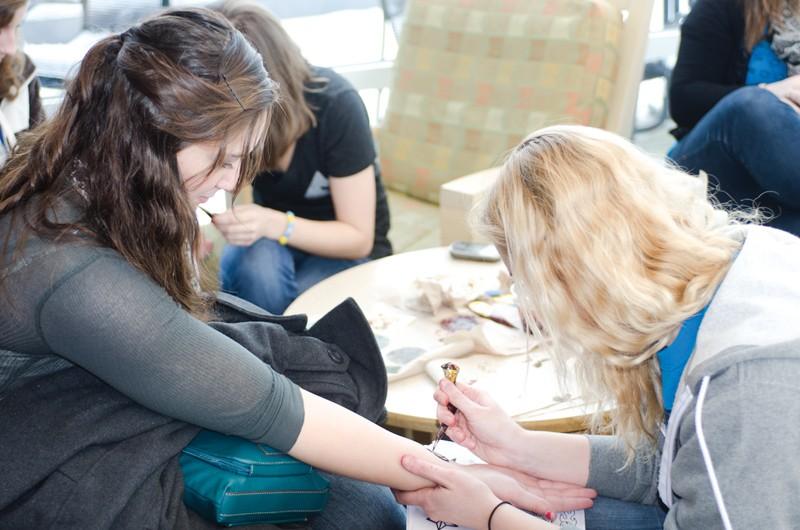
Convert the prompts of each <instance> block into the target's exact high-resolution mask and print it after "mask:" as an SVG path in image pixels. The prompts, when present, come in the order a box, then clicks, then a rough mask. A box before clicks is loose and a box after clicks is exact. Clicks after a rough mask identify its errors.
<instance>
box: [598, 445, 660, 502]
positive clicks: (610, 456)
mask: <svg viewBox="0 0 800 530" xmlns="http://www.w3.org/2000/svg"><path fill="white" fill-rule="evenodd" d="M588 438H589V447H590V450H591V456H590V461H589V480H588V482H587V484H586V487H588V488H593V489H595V490H596V491H597V493H598V495H602V496H603V497H610V498H612V499H619V500H623V501H628V502H639V503H643V504H653V503H654V502H655V500H656V497H657V495H658V491H657V488H658V464H659V461H660V460H661V452H660V451H656V450H655V448H654V447H653V446H652V445H650V444H642V445H641V446H639V448H638V449H637V450H636V453H635V456H634V460H633V462H631V464H630V465H626V460H627V453H626V451H625V448H624V446H623V445H622V444H621V443H619V441H618V439H617V438H616V437H614V436H588Z"/></svg>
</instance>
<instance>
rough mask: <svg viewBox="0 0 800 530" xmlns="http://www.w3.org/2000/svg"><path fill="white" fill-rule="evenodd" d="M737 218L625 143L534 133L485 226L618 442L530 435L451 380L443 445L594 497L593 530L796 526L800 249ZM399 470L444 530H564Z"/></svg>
mask: <svg viewBox="0 0 800 530" xmlns="http://www.w3.org/2000/svg"><path fill="white" fill-rule="evenodd" d="M734 217H735V216H734V215H732V214H728V213H726V211H725V210H723V209H721V208H720V207H718V206H716V205H715V204H713V203H711V202H709V200H708V199H707V197H706V183H705V182H704V181H703V180H702V179H698V178H696V177H691V176H689V175H687V174H685V173H683V172H680V171H677V170H675V169H672V168H670V167H665V166H664V165H663V164H662V163H661V162H660V161H656V160H654V159H652V158H650V157H649V156H648V155H646V154H644V153H642V152H640V151H639V150H638V149H636V148H635V147H633V146H632V145H631V144H630V143H628V142H627V141H625V140H623V139H621V138H619V137H617V136H614V135H613V134H611V133H607V132H603V131H600V130H596V129H590V128H585V127H571V126H561V127H552V128H547V129H543V130H540V131H538V132H536V133H534V134H532V135H531V136H529V137H528V138H527V139H526V140H525V141H524V142H522V144H520V145H519V146H518V147H517V148H516V149H514V151H513V152H512V153H511V155H510V156H509V158H508V161H507V162H506V164H505V166H504V168H503V170H502V172H501V175H500V178H499V180H498V182H497V183H496V185H495V186H494V188H493V189H492V190H491V192H490V193H489V195H488V198H487V200H486V201H485V204H484V205H483V207H482V210H481V220H482V224H483V227H484V229H485V230H486V233H487V234H488V235H489V236H490V238H491V240H492V241H493V242H494V243H495V244H496V245H497V247H498V249H499V250H500V251H501V253H502V255H503V256H504V258H505V263H506V265H507V266H508V268H509V271H510V272H511V273H512V275H513V278H514V281H515V283H516V286H517V292H518V294H519V297H520V303H521V306H522V308H523V311H524V313H525V315H526V318H527V319H528V320H529V321H532V320H533V315H535V317H536V321H537V322H538V323H539V325H540V326H541V328H542V329H543V330H544V333H546V334H547V335H548V336H549V337H550V338H551V340H552V344H553V348H552V352H553V354H554V356H555V358H556V359H557V360H558V361H560V365H561V366H562V368H563V366H564V361H566V360H567V359H568V358H573V359H574V361H573V362H574V363H575V366H576V367H577V370H578V373H579V374H580V376H581V379H582V382H583V385H584V388H585V389H586V391H587V393H588V394H590V396H592V397H597V398H599V399H600V400H601V402H603V403H605V404H608V405H611V406H612V410H613V412H611V413H610V417H609V418H608V421H607V422H605V425H603V422H602V421H598V422H595V423H596V425H595V426H596V427H605V428H606V429H608V430H609V431H610V432H612V433H613V434H614V435H613V436H584V435H569V434H555V433H543V432H526V431H524V430H522V429H521V428H519V427H518V426H517V425H516V424H515V423H514V422H513V421H512V420H510V419H509V418H508V416H506V415H505V414H504V413H503V412H502V410H500V408H499V407H498V406H497V405H496V404H495V403H494V402H493V401H492V400H491V399H490V398H489V397H488V396H487V395H486V394H484V393H483V392H480V391H478V390H476V389H475V388H472V387H469V386H464V385H459V386H458V387H456V386H454V385H452V384H450V383H448V382H445V381H443V382H442V383H441V384H440V386H439V389H438V390H437V392H436V394H435V398H436V400H437V401H438V404H439V406H438V416H439V420H440V421H442V422H443V423H445V424H447V425H449V426H450V428H449V430H448V435H449V436H450V437H451V438H452V439H454V440H455V441H456V442H458V443H461V444H462V445H464V446H465V447H467V448H469V449H471V450H473V451H475V452H476V453H477V454H478V455H479V456H480V457H482V458H483V459H485V460H486V461H488V462H491V463H493V464H496V465H500V466H506V467H511V468H515V469H517V470H521V471H524V472H525V473H527V474H529V475H532V476H535V477H537V478H541V479H551V480H561V481H566V482H571V483H575V484H578V485H586V486H588V487H591V488H594V489H596V490H597V492H598V494H599V495H600V497H598V499H596V501H595V504H594V507H593V508H592V509H590V510H587V512H586V521H587V528H589V529H597V528H609V529H610V528H614V529H618V530H619V529H629V528H637V529H641V528H662V527H663V528H670V529H678V528H703V529H707V528H792V527H796V525H797V521H800V507H798V504H797V503H796V502H795V500H796V498H797V491H798V488H799V487H800V461H798V459H797V453H798V450H800V431H798V429H796V428H795V426H794V423H795V421H796V420H797V418H800V387H798V384H797V381H798V379H800V326H798V323H799V322H798V308H800V282H798V271H800V239H798V238H796V237H794V236H792V235H790V234H788V233H786V232H783V231H779V230H775V229H772V228H767V227H760V226H749V225H747V224H744V223H740V222H737V221H736V220H735V219H734ZM738 217H739V218H742V217H744V215H741V214H740V215H739V216H738ZM531 329H537V327H536V326H531ZM450 403H452V404H453V405H455V406H456V407H457V408H458V410H459V412H458V413H457V414H455V415H453V414H451V413H450V412H448V410H447V405H448V404H450ZM599 420H602V418H599ZM403 464H404V465H405V467H406V468H407V469H409V470H410V471H412V472H415V473H417V474H419V475H421V476H423V477H426V478H428V479H430V480H433V481H436V482H438V484H439V486H438V487H436V488H430V489H425V490H420V491H415V492H410V493H404V494H400V495H399V498H400V500H401V501H403V502H408V503H416V504H421V505H423V506H424V507H425V508H426V509H427V510H428V512H429V514H430V515H432V516H433V517H435V518H440V519H446V520H450V521H453V522H456V523H459V524H463V525H466V526H471V527H474V528H487V526H488V528H491V529H493V530H501V529H523V528H531V529H534V528H550V526H548V525H549V523H546V522H544V521H541V520H538V519H534V518H532V517H529V516H527V515H526V514H525V513H524V512H522V511H520V510H517V509H516V508H514V507H513V506H511V505H508V504H505V503H500V500H499V499H497V498H496V497H495V496H493V495H492V494H491V493H488V490H487V488H485V487H483V486H482V485H480V484H478V483H477V482H476V481H474V480H470V479H468V478H466V477H464V476H462V475H461V474H460V473H459V472H458V471H457V470H445V471H444V472H442V470H440V469H438V467H439V466H437V465H436V464H430V463H424V462H421V461H419V460H417V459H416V458H414V457H405V458H404V459H403ZM437 477H438V478H437ZM464 505H469V506H470V507H471V511H470V514H471V517H472V518H471V519H466V518H465V517H467V515H465V514H464V513H462V512H459V507H460V506H464ZM487 523H488V524H487Z"/></svg>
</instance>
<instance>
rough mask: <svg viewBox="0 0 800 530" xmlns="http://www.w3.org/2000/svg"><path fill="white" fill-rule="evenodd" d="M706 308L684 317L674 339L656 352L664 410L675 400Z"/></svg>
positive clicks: (668, 408) (669, 407) (670, 408)
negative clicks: (686, 317) (659, 368)
mask: <svg viewBox="0 0 800 530" xmlns="http://www.w3.org/2000/svg"><path fill="white" fill-rule="evenodd" d="M706 309H708V306H705V307H704V308H703V309H701V310H700V311H698V312H697V313H695V314H694V315H693V316H691V317H689V318H688V319H686V320H685V321H684V322H683V324H681V330H680V331H679V332H678V336H677V337H675V340H674V341H672V344H670V345H669V346H667V347H666V348H664V349H662V350H661V351H660V352H658V353H657V354H656V355H657V356H658V363H659V364H660V365H661V396H662V398H663V400H664V410H665V411H670V410H672V403H673V402H674V401H675V392H676V391H677V390H678V383H679V382H680V380H681V374H682V373H683V369H684V368H685V367H686V363H687V362H688V361H689V357H691V356H692V352H694V345H695V342H697V332H698V331H699V330H700V323H701V322H702V321H703V316H705V314H706Z"/></svg>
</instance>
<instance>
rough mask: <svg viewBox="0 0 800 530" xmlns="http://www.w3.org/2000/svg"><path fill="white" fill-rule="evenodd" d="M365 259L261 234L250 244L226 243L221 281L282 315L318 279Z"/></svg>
mask: <svg viewBox="0 0 800 530" xmlns="http://www.w3.org/2000/svg"><path fill="white" fill-rule="evenodd" d="M365 261H367V260H366V258H365V259H358V260H346V259H333V258H324V257H322V256H316V255H314V254H308V253H307V252H303V251H302V250H297V249H294V248H290V247H288V246H283V245H280V244H279V243H278V242H277V241H274V240H272V239H266V238H261V239H259V240H258V241H256V242H255V243H253V244H252V245H250V246H249V247H239V246H234V245H226V246H225V249H224V250H223V251H222V258H221V259H220V267H219V268H220V283H221V284H222V290H223V291H227V292H229V293H232V294H235V295H236V296H238V297H240V298H244V299H245V300H247V301H249V302H252V303H254V304H256V305H257V306H260V307H263V308H264V309H266V310H267V311H269V312H270V313H272V314H275V315H281V314H283V312H284V311H285V310H286V308H287V307H288V306H289V304H291V303H292V301H293V300H294V299H295V298H297V297H298V295H300V293H302V292H303V291H305V290H306V289H308V288H309V287H311V286H312V285H314V284H315V283H318V282H320V281H322V280H324V279H325V278H327V277H328V276H332V275H334V274H336V273H337V272H341V271H343V270H345V269H349V268H350V267H352V266H354V265H358V264H359V263H363V262H365Z"/></svg>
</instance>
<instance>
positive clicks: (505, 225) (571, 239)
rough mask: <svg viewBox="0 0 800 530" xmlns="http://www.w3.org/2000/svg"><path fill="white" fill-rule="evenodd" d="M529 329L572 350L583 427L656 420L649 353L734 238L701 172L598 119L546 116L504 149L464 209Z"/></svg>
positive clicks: (632, 427)
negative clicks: (589, 416) (473, 204)
mask: <svg viewBox="0 0 800 530" xmlns="http://www.w3.org/2000/svg"><path fill="white" fill-rule="evenodd" d="M477 214H478V215H477V218H478V221H479V229H481V230H482V231H483V232H484V233H485V234H487V235H488V237H489V238H490V240H491V241H492V242H493V243H494V244H495V245H496V246H497V247H498V249H499V250H500V252H501V254H503V255H504V257H505V258H506V263H507V265H508V266H509V269H510V272H511V274H512V277H513V279H514V282H515V284H516V290H517V295H518V297H519V302H520V306H521V309H522V311H523V314H524V316H525V318H526V320H527V322H528V324H529V326H530V329H532V330H535V331H536V332H537V333H541V334H542V336H543V337H544V338H546V339H547V340H548V341H549V343H550V344H551V345H552V354H553V357H554V359H555V360H556V361H557V364H558V365H559V367H560V368H561V373H565V369H566V364H565V363H566V361H567V360H568V359H570V358H574V362H575V364H576V366H575V368H576V369H577V372H576V373H577V374H578V378H579V382H580V383H581V385H582V388H583V391H584V392H585V394H586V397H587V398H589V399H593V400H597V401H598V402H599V403H600V405H601V408H600V409H599V410H600V411H602V410H603V407H604V406H605V405H610V406H612V407H613V408H614V412H613V413H612V414H610V415H605V414H603V413H602V412H598V413H597V414H596V415H595V416H594V419H593V421H592V425H591V427H592V429H593V430H594V431H597V430H604V431H611V432H612V433H614V434H617V435H619V436H620V438H621V439H622V440H623V441H624V442H625V445H626V446H627V448H628V449H629V456H630V457H632V455H633V449H634V448H635V447H636V446H637V445H638V444H640V443H642V442H644V441H647V440H648V439H649V440H650V441H651V442H655V440H656V434H657V430H658V426H659V424H660V423H661V422H662V421H663V404H662V400H661V379H660V371H659V365H658V361H657V358H656V357H655V354H656V353H657V352H658V351H659V350H661V349H662V348H664V347H665V346H666V345H668V344H669V343H670V342H671V340H672V339H673V338H674V337H675V335H676V334H677V331H678V330H679V328H680V325H681V323H682V322H683V321H684V320H686V319H687V318H688V317H690V316H692V315H693V314H694V313H696V312H697V311H698V310H700V309H701V308H703V307H704V306H705V305H706V304H707V303H708V302H709V301H710V299H711V297H712V295H713V293H714V291H715V290H716V287H717V285H718V284H719V283H720V281H721V280H722V278H723V277H724V275H725V273H726V271H727V269H728V265H729V263H730V261H731V259H732V256H733V254H734V253H735V252H736V251H737V248H738V247H739V245H740V241H739V239H738V238H737V237H736V235H735V234H734V230H732V228H733V227H734V226H735V225H736V224H738V221H737V220H736V219H737V217H736V216H735V215H730V214H728V213H726V212H725V211H724V210H722V209H720V208H717V207H715V206H714V205H713V204H712V203H711V202H710V201H709V199H708V196H707V191H706V182H705V180H704V179H702V178H697V177H693V176H690V175H688V174H686V173H684V172H682V171H679V170H677V169H673V168H671V167H669V166H667V165H665V164H664V163H663V162H661V161H657V160H656V159H654V158H652V157H650V156H649V155H647V154H645V153H644V152H642V151H640V150H639V149H637V148H636V147H634V146H633V145H632V144H630V143H629V142H627V141H626V140H623V139H622V138H620V137H618V136H616V135H614V134H611V133H609V132H605V131H602V130H599V129H593V128H589V127H581V126H556V127H549V128H546V129H542V130H540V131H537V132H535V133H533V134H531V135H530V136H528V137H527V138H526V139H525V140H524V141H523V142H522V143H521V144H520V145H518V146H517V147H516V148H515V149H514V150H513V152H511V154H510V155H509V156H508V159H507V161H506V163H505V165H504V166H503V168H502V171H501V174H500V177H499V179H498V181H497V183H496V184H495V185H494V187H493V188H492V190H491V191H490V192H489V193H488V194H487V196H486V198H485V199H484V202H483V203H482V204H480V205H479V207H478V211H477Z"/></svg>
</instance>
